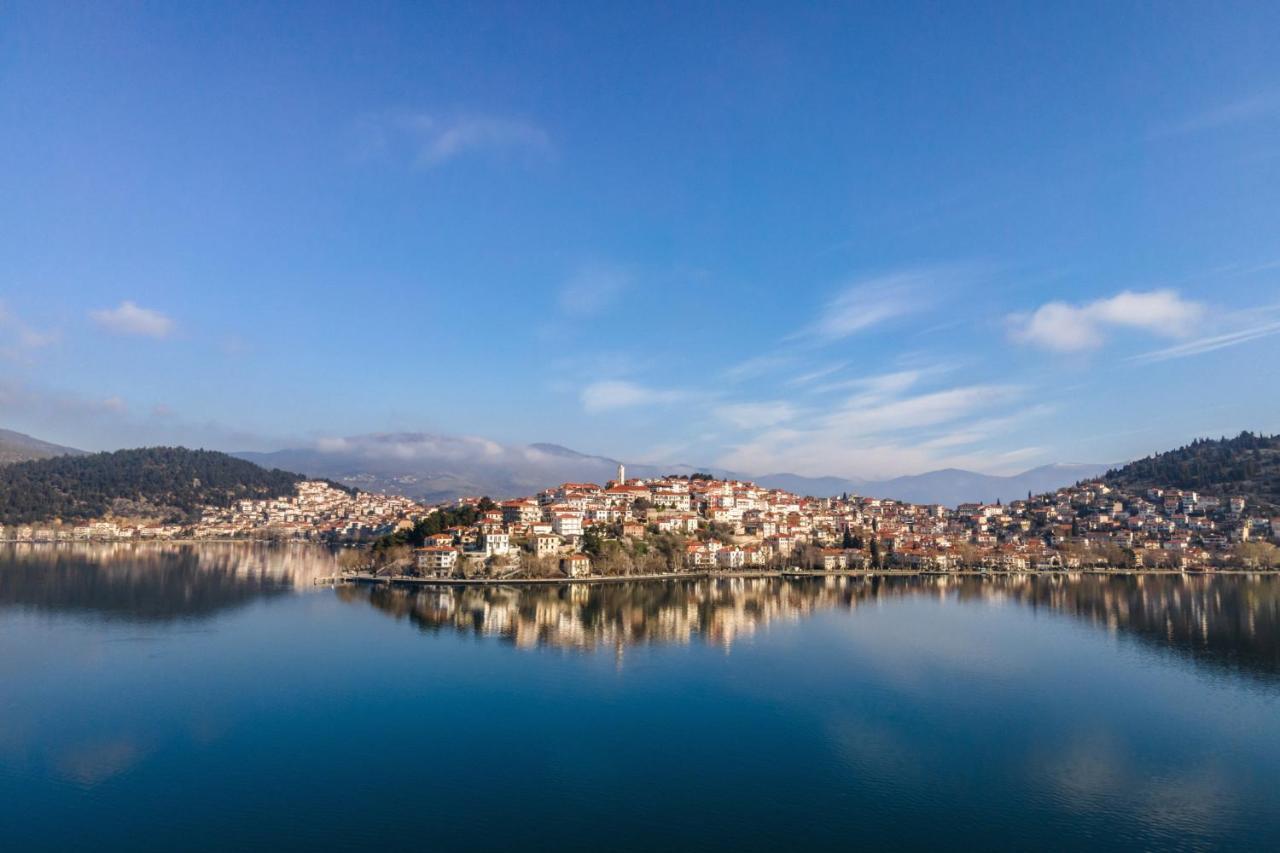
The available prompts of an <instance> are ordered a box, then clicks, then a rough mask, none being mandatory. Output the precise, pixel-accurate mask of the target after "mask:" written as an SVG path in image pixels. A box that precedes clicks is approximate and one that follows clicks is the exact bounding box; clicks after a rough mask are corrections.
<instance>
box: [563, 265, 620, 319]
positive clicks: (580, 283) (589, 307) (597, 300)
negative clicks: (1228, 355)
mask: <svg viewBox="0 0 1280 853" xmlns="http://www.w3.org/2000/svg"><path fill="white" fill-rule="evenodd" d="M630 286H631V274H630V273H628V272H627V271H625V270H622V269H619V268H618V267H613V266H607V265H603V264H588V265H586V266H583V267H581V268H580V269H579V270H578V271H577V272H575V273H574V274H573V275H572V276H571V277H570V278H569V280H568V281H566V282H565V283H564V284H563V285H562V286H561V288H560V291H559V293H558V294H557V297H556V301H557V304H558V305H559V307H560V310H561V311H562V312H564V313H565V314H568V315H570V316H574V317H589V316H592V315H595V314H599V313H601V312H602V311H604V310H606V309H607V308H609V307H610V306H612V305H613V304H614V303H616V302H617V301H618V299H619V298H620V297H621V296H622V294H623V293H625V292H626V290H627V288H629V287H630Z"/></svg>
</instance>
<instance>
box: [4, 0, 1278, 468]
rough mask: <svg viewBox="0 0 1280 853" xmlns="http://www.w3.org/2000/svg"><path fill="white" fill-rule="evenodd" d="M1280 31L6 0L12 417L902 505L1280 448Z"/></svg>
mask: <svg viewBox="0 0 1280 853" xmlns="http://www.w3.org/2000/svg"><path fill="white" fill-rule="evenodd" d="M1277 44H1280V4H1276V3H1256V4H1248V3H1214V4H1203V3H1201V4H1195V3H1160V4H1151V3H1145V4H1130V3H1116V2H1108V3H1097V4H1094V3H1083V2H1082V3H1072V4H1056V5H1051V4H1042V3H996V4H983V3H972V4H970V3H965V4H946V3H928V4H912V3H905V2H903V3H883V4H874V3H868V4H852V3H851V4H828V3H814V4H795V3H776V4H767V3H749V2H734V3H699V2H694V3H670V4H665V3H635V4H603V3H590V2H587V3H577V4H575V3H568V4H561V3H538V4H520V3H513V4H486V3H466V4H459V3H441V4H433V3H425V2H423V3H406V4H387V3H377V2H363V3H348V4H324V3H319V2H308V3H298V4H288V3H276V4H260V3H252V4H243V5H241V4H236V3H231V2H227V3H218V4H186V3H183V4H170V3H99V4H79V3H76V4H72V3H58V2H37V3H27V2H21V0H18V2H10V3H6V4H4V6H3V7H2V8H0V427H4V428H9V429H15V430H19V431H22V432H28V433H31V434H33V435H36V436H37V437H40V438H43V439H46V440H50V441H56V442H59V443H64V444H69V445H73V446H77V447H82V448H86V449H91V450H99V449H114V448H117V447H123V446H138V445H144V444H178V443H181V444H186V445H189V446H203V447H213V448H218V449H223V450H231V451H235V450H269V449H277V448H281V447H301V446H311V445H317V444H321V443H324V442H326V441H332V440H333V439H334V438H336V437H340V436H352V435H362V434H367V433H383V432H428V433H433V434H440V435H447V436H479V437H483V438H486V439H490V440H492V441H496V442H503V443H515V444H524V443H529V442H553V443H557V444H562V445H565V446H568V447H571V448H573V449H575V450H579V451H582V452H588V453H599V454H604V455H609V456H614V457H618V458H623V459H626V460H628V461H634V462H653V463H662V462H670V463H675V462H682V463H688V464H695V465H717V466H721V467H725V468H729V469H731V470H735V471H741V472H745V473H768V472H778V471H789V472H794V473H800V474H807V475H839V476H846V477H872V478H877V477H889V476H896V475H900V474H910V473H918V472H921V471H927V470H932V469H936V468H943V467H953V466H954V467H964V468H970V469H975V470H980V471H984V472H989V473H1011V472H1015V471H1019V470H1023V469H1026V468H1030V467H1033V466H1036V465H1040V464H1046V463H1051V462H1093V463H1110V462H1117V461H1123V460H1125V459H1129V458H1136V457H1139V456H1142V455H1146V454H1147V453H1150V452H1154V451H1159V450H1162V449H1168V448H1171V447H1174V446H1178V445H1180V444H1182V443H1185V442H1186V441H1188V440H1191V439H1193V438H1196V437H1198V436H1218V435H1222V434H1232V433H1235V432H1238V431H1240V430H1243V429H1250V430H1254V431H1261V432H1280V393H1278V392H1280V369H1278V368H1277V365H1280V50H1277V49H1276V45H1277Z"/></svg>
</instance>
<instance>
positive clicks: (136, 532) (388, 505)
mask: <svg viewBox="0 0 1280 853" xmlns="http://www.w3.org/2000/svg"><path fill="white" fill-rule="evenodd" d="M426 512H427V509H426V508H425V507H423V506H422V505H421V504H418V503H416V502H414V501H412V500H410V499H408V498H405V497H400V496H398V495H376V494H371V493H368V492H350V491H346V490H344V489H338V488H335V487H333V486H331V485H329V484H328V483H325V482H323V481H319V480H305V481H303V482H301V483H299V484H298V485H297V488H296V489H295V492H294V494H293V495H292V496H288V497H280V498H272V499H269V500H241V501H237V502H236V503H234V504H232V505H231V506H229V507H212V506H209V507H204V508H202V510H201V513H200V520H199V521H198V522H197V523H195V524H185V525H184V524H155V523H152V522H145V521H132V522H131V521H127V520H122V519H116V520H99V521H94V522H91V523H85V524H76V525H59V524H48V525H20V526H13V527H8V528H4V527H0V541H4V540H6V539H7V540H10V541H19V542H23V541H26V542H61V541H85V540H88V541H113V542H115V541H129V540H142V541H145V540H175V539H307V540H315V541H322V542H361V541H369V540H372V539H376V538H377V537H379V536H382V535H384V534H386V533H389V532H392V531H394V530H396V529H398V528H400V527H406V526H412V525H413V522H414V520H415V519H417V518H419V517H421V516H422V515H423V514H425V513H426Z"/></svg>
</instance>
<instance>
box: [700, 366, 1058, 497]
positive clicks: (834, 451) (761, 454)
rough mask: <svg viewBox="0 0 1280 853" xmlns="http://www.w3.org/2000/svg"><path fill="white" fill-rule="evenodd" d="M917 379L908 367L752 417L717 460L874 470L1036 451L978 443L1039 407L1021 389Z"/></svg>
mask: <svg viewBox="0 0 1280 853" xmlns="http://www.w3.org/2000/svg"><path fill="white" fill-rule="evenodd" d="M889 377H891V378H889ZM914 381H915V378H914V377H910V376H908V375H907V372H903V373H902V374H885V377H884V381H877V379H876V378H872V379H871V380H870V381H869V382H868V383H867V385H866V386H865V387H864V388H862V389H861V390H860V393H858V394H855V395H854V396H852V397H849V398H847V399H846V400H844V401H843V402H842V403H841V404H840V405H838V406H836V407H835V408H834V409H832V410H830V411H827V412H825V413H822V414H814V413H809V414H807V415H806V416H805V418H804V419H803V421H800V420H797V419H795V418H792V419H788V420H780V421H776V422H775V423H772V424H766V423H759V424H756V427H757V429H758V431H757V432H756V433H755V434H754V435H752V436H750V437H749V438H748V439H747V440H746V441H744V442H742V443H741V444H739V445H737V446H735V447H733V448H732V449H730V451H729V452H728V453H726V454H725V455H724V456H723V457H722V458H721V459H720V460H719V464H721V465H723V466H724V467H726V468H732V469H735V470H741V471H748V472H755V473H765V472H773V471H792V472H795V473H799V474H806V475H814V476H818V475H831V474H838V475H844V476H859V477H868V478H877V477H889V476H897V475H900V474H903V473H918V472H922V471H926V470H930V469H933V468H939V467H951V466H955V467H971V468H979V469H985V470H991V469H993V468H994V469H1000V468H1003V467H1004V466H1010V465H1014V464H1018V463H1022V462H1025V461H1026V459H1027V458H1028V457H1029V456H1032V455H1034V453H1033V452H1032V450H1030V449H1027V448H1021V449H1020V450H1017V451H1014V452H1007V451H1005V450H1000V451H984V450H982V449H981V448H980V445H982V444H983V443H985V442H991V441H993V440H995V439H1006V440H1007V436H1008V434H1009V432H1010V431H1011V430H1012V428H1013V427H1014V426H1015V425H1017V424H1019V423H1021V422H1022V421H1024V420H1026V419H1027V418H1030V417H1034V416H1037V415H1038V413H1040V412H1042V411H1043V407H1039V406H1030V407H1026V406H1023V407H1022V408H1021V409H1017V408H1015V407H1016V406H1017V405H1018V404H1019V401H1020V400H1021V398H1022V397H1024V396H1025V393H1026V392H1025V389H1022V388H1020V387H1016V386H1011V385H994V384H987V385H983V384H978V385H966V386H958V387H953V388H944V389H939V390H933V391H925V392H923V393H914V394H913V393H909V389H910V388H911V387H913V384H914ZM1011 408H1014V410H1013V411H1010V409H1011ZM1037 452H1038V451H1037Z"/></svg>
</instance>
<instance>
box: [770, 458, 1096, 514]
mask: <svg viewBox="0 0 1280 853" xmlns="http://www.w3.org/2000/svg"><path fill="white" fill-rule="evenodd" d="M1108 467H1109V466H1107V465H1087V464H1075V465H1044V466H1042V467H1040V468H1032V469H1031V470H1029V471H1023V472H1022V473H1021V474H1014V475H1011V476H1007V477H1000V476H994V475H991V474H979V473H976V472H974V471H964V470H961V469H959V468H945V469H942V470H940V471H929V472H927V473H925V474H913V475H911V476H907V477H895V478H893V479H892V480H857V479H852V480H842V479H840V478H838V477H801V476H798V475H796V474H770V475H767V476H764V477H758V478H757V479H756V482H758V483H760V484H761V485H765V486H768V487H770V488H776V489H786V490H788V491H791V492H796V493H797V494H805V495H815V496H819V497H832V496H835V495H840V494H843V493H845V492H848V493H850V494H858V495H866V496H868V497H876V498H890V499H892V500H899V501H909V502H911V503H920V504H943V505H944V506H956V505H957V504H962V503H979V502H983V503H994V502H995V501H996V500H1000V501H1003V502H1005V503H1008V502H1009V501H1013V500H1018V499H1020V498H1025V497H1026V496H1027V493H1028V492H1030V493H1032V494H1037V495H1038V494H1043V493H1044V492H1052V491H1054V490H1056V489H1060V488H1062V487H1063V486H1070V485H1072V484H1073V483H1077V482H1079V481H1080V480H1088V479H1090V478H1093V477H1099V476H1101V475H1102V474H1103V473H1105V472H1106V470H1107V468H1108Z"/></svg>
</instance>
